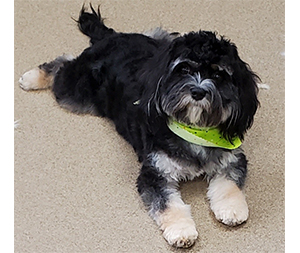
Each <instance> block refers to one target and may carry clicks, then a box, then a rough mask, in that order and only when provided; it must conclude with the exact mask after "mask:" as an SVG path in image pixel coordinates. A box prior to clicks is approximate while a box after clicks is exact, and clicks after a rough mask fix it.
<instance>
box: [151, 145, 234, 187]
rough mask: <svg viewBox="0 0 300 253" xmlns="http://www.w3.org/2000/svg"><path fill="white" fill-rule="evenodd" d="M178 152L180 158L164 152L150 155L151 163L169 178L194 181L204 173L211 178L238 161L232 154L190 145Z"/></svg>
mask: <svg viewBox="0 0 300 253" xmlns="http://www.w3.org/2000/svg"><path fill="white" fill-rule="evenodd" d="M178 152H180V153H181V154H180V156H172V155H170V154H169V155H168V154H166V153H165V152H164V151H157V152H153V153H151V155H150V159H151V163H152V165H153V166H154V167H156V168H157V169H158V171H159V172H160V173H163V174H164V175H165V176H167V177H168V178H170V179H172V180H175V181H180V180H192V179H194V178H195V177H199V176H200V175H202V174H204V173H205V174H207V176H208V177H210V176H212V175H214V174H215V173H218V171H221V170H224V169H226V168H227V167H228V166H229V165H230V163H232V162H236V160H237V158H236V157H235V155H234V154H232V153H231V152H225V151H222V150H220V149H210V148H209V149H207V148H204V147H202V146H199V145H195V144H190V143H188V144H186V145H185V147H184V149H182V150H180V151H178Z"/></svg>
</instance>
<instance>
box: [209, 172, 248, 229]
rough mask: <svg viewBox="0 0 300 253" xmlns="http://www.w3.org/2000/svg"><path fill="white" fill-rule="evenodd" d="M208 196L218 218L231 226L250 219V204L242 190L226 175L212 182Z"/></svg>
mask: <svg viewBox="0 0 300 253" xmlns="http://www.w3.org/2000/svg"><path fill="white" fill-rule="evenodd" d="M207 197H208V198H209V199H210V207H211V210H212V211H213V212H214V214H215V216H216V218H217V220H219V221H221V222H222V223H224V224H226V225H229V226H236V225H239V224H241V223H243V222H244V221H246V220H247V219H248V216H249V210H248V205H247V202H246V199H245V196H244V194H243V193H242V191H241V190H240V189H239V188H238V187H237V185H236V184H235V183H234V182H233V181H231V180H228V179H226V178H225V177H217V178H216V179H213V180H212V181H211V182H210V185H209V188H208V192H207Z"/></svg>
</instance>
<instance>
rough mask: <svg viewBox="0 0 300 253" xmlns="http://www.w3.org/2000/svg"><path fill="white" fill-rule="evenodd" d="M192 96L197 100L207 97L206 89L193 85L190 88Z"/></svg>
mask: <svg viewBox="0 0 300 253" xmlns="http://www.w3.org/2000/svg"><path fill="white" fill-rule="evenodd" d="M190 91H191V95H192V98H193V99H195V100H201V99H203V98H204V97H205V95H206V91H205V90H204V89H202V88H200V87H193V88H191V89H190Z"/></svg>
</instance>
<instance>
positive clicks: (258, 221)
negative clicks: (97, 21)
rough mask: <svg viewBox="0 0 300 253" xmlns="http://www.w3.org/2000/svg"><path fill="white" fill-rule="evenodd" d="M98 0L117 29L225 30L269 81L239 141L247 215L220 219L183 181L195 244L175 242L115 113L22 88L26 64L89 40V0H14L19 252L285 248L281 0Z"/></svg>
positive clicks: (202, 185)
mask: <svg viewBox="0 0 300 253" xmlns="http://www.w3.org/2000/svg"><path fill="white" fill-rule="evenodd" d="M100 3H101V10H102V14H103V16H104V17H105V18H106V20H105V22H106V24H107V25H108V26H110V27H113V28H114V29H116V30H117V31H122V32H141V31H145V30H148V29H150V28H153V27H157V26H162V27H163V28H166V29H168V30H170V31H178V32H188V31H191V30H196V31H197V30H199V29H202V30H212V31H217V32H218V33H219V34H221V35H225V36H226V37H227V38H230V39H231V40H232V41H233V42H234V43H235V44H236V45H237V47H238V50H239V53H240V56H241V58H242V59H243V60H245V61H246V62H248V63H249V64H250V66H251V67H252V69H253V71H254V72H256V73H257V74H258V75H259V76H260V77H261V79H262V83H263V84H265V85H267V86H266V87H270V89H260V92H259V100H260V103H261V107H260V108H259V110H258V112H257V114H256V117H255V122H254V125H253V127H252V129H251V130H250V131H249V132H248V134H247V136H246V138H245V142H244V144H243V147H244V150H245V153H246V154H247V158H248V160H249V176H248V179H247V182H246V186H245V194H246V197H247V201H248V205H249V209H250V217H249V220H248V221H247V223H245V224H244V225H242V226H240V227H236V228H228V227H226V226H223V225H222V224H220V223H219V222H217V221H216V220H215V219H214V216H213V214H212V213H211V212H210V209H209V204H208V201H207V199H206V188H207V183H206V182H205V181H202V180H200V179H199V180H195V181H193V182H187V183H183V184H182V187H181V190H182V197H183V199H184V200H185V202H186V203H187V204H190V205H191V207H192V214H193V217H194V220H195V223H196V225H197V229H198V232H199V238H198V240H197V241H196V244H195V246H194V247H192V248H191V249H187V250H182V249H175V248H172V247H171V246H169V245H168V244H167V242H166V241H165V240H164V239H163V237H162V236H161V232H160V231H159V230H158V228H157V226H156V224H155V223H154V222H153V221H152V220H151V219H150V218H149V217H148V214H147V212H146V211H145V210H144V208H143V205H142V203H141V200H140V199H139V196H138V193H137V190H136V187H135V181H136V178H137V176H138V171H139V167H140V164H139V163H138V161H137V157H136V156H135V154H134V152H133V150H132V148H131V146H129V144H127V143H126V142H125V141H124V140H123V139H122V138H121V137H120V136H119V135H118V134H117V133H116V132H115V130H114V126H113V125H112V123H111V122H110V121H108V120H107V119H102V118H97V117H93V116H88V115H87V116H79V115H74V114H71V113H68V112H66V111H65V110H63V109H61V108H59V106H58V105H57V104H56V102H55V101H54V99H53V97H52V96H51V94H50V92H49V91H38V92H25V91H23V90H21V89H20V88H19V85H18V79H19V77H20V76H21V75H22V74H23V73H24V72H26V71H27V70H29V69H31V68H33V67H35V66H37V65H39V64H41V63H43V62H45V61H49V60H52V59H54V58H55V57H56V56H58V55H61V54H62V53H72V54H74V55H78V54H80V52H81V51H82V50H83V49H84V48H86V47H87V46H88V38H86V37H85V36H84V35H82V34H81V33H80V32H79V31H78V29H77V26H76V23H75V22H74V21H73V20H72V19H71V17H73V18H75V19H76V18H77V17H78V13H79V11H80V9H81V6H82V4H83V0H80V1H78V0H72V1H63V0H61V1H58V0H54V1H46V0H36V1H34V0H31V1H28V0H15V71H14V73H15V82H14V86H15V90H14V92H15V120H19V123H18V124H19V125H18V127H17V128H16V129H15V252H31V253H33V252H41V253H48V252H72V253H73V252H203V253H204V252H207V253H212V252H251V253H253V252H273V253H274V252H284V232H285V231H284V118H285V116H284V100H283V98H284V82H285V80H284V66H285V65H284V64H285V56H284V38H285V36H284V34H285V31H284V1H283V0H278V1H272V0H253V1H238V0H226V1H221V0H219V1H218V0H216V1H211V0H201V1H199V0H180V1H179V0H177V1H164V0H153V1H146V0H141V1H134V0H126V1H125V0H119V1H117V0H109V1H108V0H101V1H99V2H98V1H93V4H94V5H97V4H100Z"/></svg>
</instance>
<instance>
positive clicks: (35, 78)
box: [19, 54, 74, 91]
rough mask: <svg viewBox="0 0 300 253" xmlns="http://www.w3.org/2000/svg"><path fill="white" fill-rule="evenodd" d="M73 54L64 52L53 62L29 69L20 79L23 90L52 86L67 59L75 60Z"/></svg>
mask: <svg viewBox="0 0 300 253" xmlns="http://www.w3.org/2000/svg"><path fill="white" fill-rule="evenodd" d="M73 59H74V57H73V56H72V55H67V54H64V55H62V56H59V57H57V58H56V59H55V60H53V61H51V62H47V63H44V64H41V65H40V66H38V67H36V68H34V69H31V70H29V71H27V72H26V73H25V74H23V75H22V76H21V78H20V79H19V83H20V87H21V88H22V89H23V90H26V91H29V90H40V89H48V88H51V87H52V85H53V82H54V77H55V75H56V74H57V72H58V71H59V69H60V68H61V67H62V66H63V64H64V63H65V62H67V61H71V60H73Z"/></svg>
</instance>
